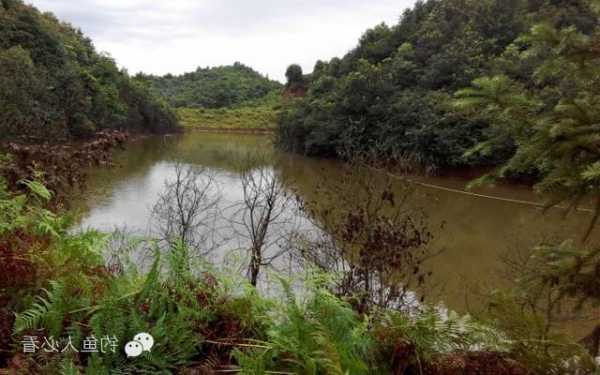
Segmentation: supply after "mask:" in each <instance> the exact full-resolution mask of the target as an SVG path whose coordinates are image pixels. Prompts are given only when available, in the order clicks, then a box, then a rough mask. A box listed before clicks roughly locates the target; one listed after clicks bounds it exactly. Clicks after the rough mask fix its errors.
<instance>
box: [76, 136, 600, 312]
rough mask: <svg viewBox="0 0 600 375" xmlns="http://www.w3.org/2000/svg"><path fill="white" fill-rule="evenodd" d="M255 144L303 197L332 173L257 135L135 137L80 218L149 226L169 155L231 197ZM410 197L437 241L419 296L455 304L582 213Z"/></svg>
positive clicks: (522, 193) (565, 231)
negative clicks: (509, 258) (202, 172)
mask: <svg viewBox="0 0 600 375" xmlns="http://www.w3.org/2000/svg"><path fill="white" fill-rule="evenodd" d="M256 150H259V151H261V152H265V151H266V152H269V153H270V157H269V163H270V164H271V165H270V167H272V168H273V173H274V174H275V175H276V176H277V178H279V179H281V181H282V182H284V183H285V184H286V186H290V189H292V188H293V189H294V190H295V191H296V192H297V193H298V194H299V195H300V196H301V197H302V198H304V199H306V200H311V199H314V198H315V194H314V192H315V189H316V186H317V184H321V185H322V184H323V182H324V181H325V182H328V183H335V180H336V178H338V177H339V174H340V164H339V162H336V161H331V160H319V159H312V158H305V157H301V156H298V155H291V154H283V153H278V152H276V151H275V150H274V149H273V146H272V143H271V141H270V138H269V137H268V136H264V135H263V136H253V135H237V134H211V133H187V134H184V135H178V136H170V137H150V138H144V139H141V140H138V141H135V142H133V143H132V144H130V145H128V146H127V149H126V150H124V151H120V152H118V154H117V155H116V156H115V162H116V165H117V167H115V168H110V169H97V170H94V171H92V173H91V177H90V183H89V186H90V191H89V192H88V193H89V194H86V195H87V198H86V199H85V201H84V202H82V207H83V209H82V215H81V222H80V226H81V227H93V228H96V229H99V230H107V231H108V230H113V229H114V228H117V227H127V229H128V230H129V231H134V232H136V233H139V234H149V233H150V234H151V231H152V229H151V220H150V218H151V210H152V207H153V205H154V204H155V202H156V201H157V199H158V196H159V194H160V193H161V192H162V191H163V189H164V182H165V179H168V178H170V177H172V175H173V162H174V161H179V162H182V163H185V164H189V165H194V166H202V167H205V168H209V169H210V170H211V171H212V172H214V173H215V177H216V179H217V182H218V183H219V186H220V188H221V191H222V194H223V199H224V202H225V203H224V204H228V203H231V202H235V201H236V200H239V199H240V198H241V197H242V187H241V183H240V180H239V175H238V170H237V168H236V166H237V165H239V164H238V162H239V158H240V157H242V156H243V155H245V154H246V153H248V152H252V151H256ZM420 181H422V182H425V183H428V184H433V185H438V186H441V187H445V188H452V189H459V190H460V189H463V188H464V186H465V184H466V183H467V182H468V181H466V180H464V179H460V178H421V179H420ZM398 184H400V182H398ZM477 193H482V194H487V195H493V196H498V197H503V198H510V199H515V200H525V201H532V202H535V201H536V200H538V198H537V197H536V196H534V194H532V193H531V191H530V189H529V188H526V187H518V186H517V187H515V186H499V187H494V188H484V189H480V190H478V191H477ZM411 203H412V204H413V205H415V206H418V207H422V209H424V210H425V212H426V214H427V216H428V217H429V226H430V228H431V229H432V230H433V232H434V235H435V239H434V243H433V244H432V247H434V248H436V249H440V250H443V252H442V253H441V254H440V255H438V256H437V257H435V258H434V259H432V260H431V261H430V262H429V264H428V267H430V269H431V270H432V272H433V275H432V279H431V280H430V282H429V283H428V284H429V286H428V287H427V290H426V291H425V292H426V294H428V296H427V298H428V299H429V300H434V301H436V302H442V303H444V304H445V306H447V307H448V308H450V309H453V310H457V311H461V312H464V311H466V309H467V307H469V306H472V305H476V304H477V295H478V294H479V293H478V292H479V291H481V290H486V289H489V288H492V287H494V286H500V285H502V284H503V283H505V282H506V279H505V277H504V276H503V273H502V272H501V269H502V262H501V258H502V257H503V256H504V255H505V254H507V253H509V252H512V251H518V250H526V249H528V248H530V247H531V246H532V245H533V244H535V243H538V242H540V240H543V239H550V238H566V237H576V236H578V235H579V234H580V233H581V232H582V231H583V228H585V225H586V223H587V221H588V220H589V214H588V213H585V212H578V213H574V214H571V215H569V216H568V217H567V218H566V219H565V218H564V217H563V214H564V213H563V212H562V211H561V210H560V209H554V210H550V211H549V212H546V213H542V211H541V210H540V209H539V208H537V207H534V206H531V205H525V204H519V203H511V202H507V201H502V200H495V199H488V198H482V197H476V196H473V195H468V194H459V193H455V192H451V191H448V190H443V189H436V188H429V187H422V186H419V187H417V194H416V195H415V196H414V198H413V202H411ZM442 224H443V225H442Z"/></svg>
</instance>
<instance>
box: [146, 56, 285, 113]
mask: <svg viewBox="0 0 600 375" xmlns="http://www.w3.org/2000/svg"><path fill="white" fill-rule="evenodd" d="M136 79H139V80H143V81H146V82H148V83H149V84H150V85H151V87H152V88H153V89H154V90H155V91H156V92H157V93H159V94H160V95H161V96H162V97H163V98H165V100H168V102H169V103H170V104H171V105H172V106H174V107H203V108H223V107H230V106H234V105H237V104H241V103H244V102H247V101H252V100H257V99H261V98H263V97H264V96H266V95H267V94H268V93H269V92H271V91H273V90H276V89H279V88H281V84H280V83H279V82H276V81H272V80H270V79H269V78H268V77H264V76H262V75H261V74H260V73H258V72H256V71H255V70H253V69H252V68H250V67H248V66H245V65H243V64H241V63H238V62H236V63H235V64H233V65H229V66H219V67H214V68H198V69H197V70H196V71H195V72H190V73H185V74H183V75H179V76H174V75H171V74H168V75H165V76H162V77H158V76H152V75H144V74H140V75H137V76H136Z"/></svg>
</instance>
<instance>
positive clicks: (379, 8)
mask: <svg viewBox="0 0 600 375" xmlns="http://www.w3.org/2000/svg"><path fill="white" fill-rule="evenodd" d="M28 2H29V3H32V4H33V5H35V6H36V7H38V8H39V9H41V10H42V11H51V12H53V13H55V14H56V15H57V16H58V17H59V18H60V19H62V20H65V21H68V22H71V23H72V24H74V25H76V26H77V27H80V28H81V29H82V30H83V32H84V33H85V34H86V35H88V36H90V37H91V38H92V39H93V40H94V43H95V45H96V47H97V48H98V49H99V50H101V51H105V52H109V53H110V54H111V55H112V56H113V57H114V58H115V59H116V60H117V62H118V63H119V65H120V66H122V67H125V68H127V69H128V70H129V71H130V72H131V73H136V72H138V71H143V72H147V73H154V74H165V73H175V74H178V73H182V72H186V71H191V70H195V68H196V67H197V66H203V67H204V66H215V65H227V64H231V63H233V62H235V61H241V62H243V63H244V64H247V65H250V66H252V67H253V68H255V69H257V70H258V71H260V72H261V73H263V74H268V75H269V76H270V77H271V78H275V79H279V80H283V77H284V72H285V69H286V67H287V66H288V65H289V64H290V63H293V62H296V63H299V64H301V65H302V67H303V68H304V69H305V71H306V72H310V71H311V70H312V67H313V66H314V63H315V61H317V60H318V59H323V60H326V59H329V58H331V57H334V56H340V55H343V54H344V53H345V52H347V51H348V50H349V49H351V48H352V47H354V46H355V45H356V43H357V40H358V38H359V37H360V35H361V34H362V32H363V31H365V30H366V29H367V28H369V27H372V26H374V25H376V24H378V23H380V22H386V23H388V24H393V23H396V22H397V20H398V18H399V16H400V14H401V13H402V11H403V10H404V9H405V8H407V7H409V6H411V5H412V4H413V3H414V2H415V0H303V1H301V0H162V1H159V0H154V1H151V0H28Z"/></svg>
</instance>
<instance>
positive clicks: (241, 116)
mask: <svg viewBox="0 0 600 375" xmlns="http://www.w3.org/2000/svg"><path fill="white" fill-rule="evenodd" d="M280 100H281V99H280V94H279V92H272V93H271V94H269V95H267V96H266V97H265V98H262V99H260V100H258V101H252V102H247V103H244V104H242V105H239V106H236V107H231V108H218V109H208V108H178V109H177V110H176V112H177V117H178V119H179V121H180V123H181V125H182V126H183V127H184V128H186V129H194V128H196V129H215V130H217V129H224V130H272V129H275V127H276V124H277V113H278V111H279V108H280Z"/></svg>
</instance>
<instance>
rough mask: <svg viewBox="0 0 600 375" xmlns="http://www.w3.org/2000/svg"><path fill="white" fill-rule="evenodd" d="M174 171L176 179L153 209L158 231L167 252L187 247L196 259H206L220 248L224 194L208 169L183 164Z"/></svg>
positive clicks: (168, 181)
mask: <svg viewBox="0 0 600 375" xmlns="http://www.w3.org/2000/svg"><path fill="white" fill-rule="evenodd" d="M173 169H174V173H175V178H174V179H173V180H166V181H165V192H164V193H162V194H161V195H160V197H159V199H158V201H157V202H156V204H155V205H154V208H153V209H152V215H153V223H154V227H155V228H154V230H155V231H156V232H157V233H158V235H159V239H160V240H161V241H162V242H164V243H165V244H166V245H167V248H172V249H174V248H178V247H181V246H184V247H185V248H186V249H189V250H192V251H193V252H194V254H193V255H195V256H197V255H202V256H206V255H208V254H209V253H210V252H211V251H212V250H213V249H214V248H215V247H216V242H215V238H214V236H215V234H216V233H215V222H216V218H217V205H218V203H219V200H220V192H219V191H218V188H217V185H216V181H215V179H214V175H213V174H212V173H211V172H210V171H209V170H207V169H205V168H197V167H195V166H186V165H183V164H181V163H176V164H175V165H174V167H173ZM209 240H211V242H212V243H211V242H209Z"/></svg>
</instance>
